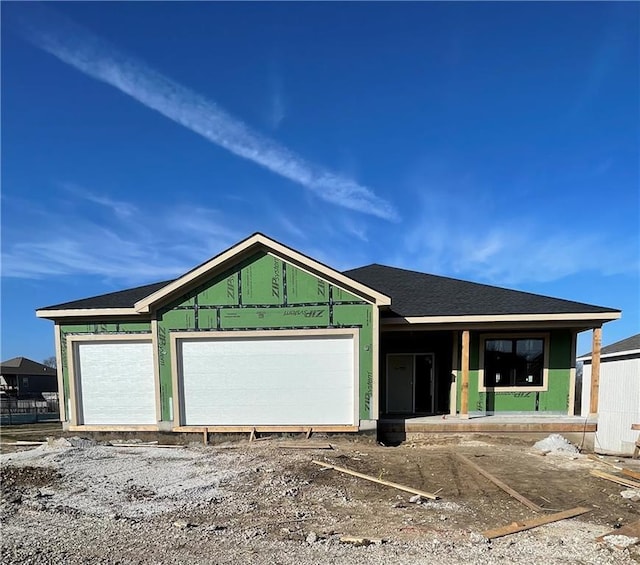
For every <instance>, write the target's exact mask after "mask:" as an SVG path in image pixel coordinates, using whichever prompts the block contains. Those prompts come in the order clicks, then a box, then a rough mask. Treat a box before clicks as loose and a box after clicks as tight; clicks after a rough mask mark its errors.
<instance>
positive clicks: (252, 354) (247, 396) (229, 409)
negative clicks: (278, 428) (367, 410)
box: [177, 334, 356, 426]
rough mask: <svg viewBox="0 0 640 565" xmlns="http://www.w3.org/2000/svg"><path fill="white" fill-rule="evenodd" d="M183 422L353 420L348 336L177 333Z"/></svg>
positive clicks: (315, 422)
mask: <svg viewBox="0 0 640 565" xmlns="http://www.w3.org/2000/svg"><path fill="white" fill-rule="evenodd" d="M178 344H179V346H178V348H177V351H178V356H179V366H180V371H179V375H180V387H181V403H180V411H181V418H180V419H181V423H182V424H183V425H254V426H257V425H353V424H354V423H355V418H356V416H355V405H356V400H355V399H356V384H355V383H356V380H355V359H354V355H355V353H354V336H353V334H343V335H335V334H329V335H311V336H309V335H305V336H278V335H267V336H262V337H247V336H243V337H237V338H236V337H226V336H225V337H218V338H214V339H210V338H207V339H203V338H196V339H189V338H187V339H179V340H178Z"/></svg>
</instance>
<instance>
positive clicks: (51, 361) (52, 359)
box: [42, 355, 56, 369]
mask: <svg viewBox="0 0 640 565" xmlns="http://www.w3.org/2000/svg"><path fill="white" fill-rule="evenodd" d="M42 364H43V365H46V366H47V367H53V368H54V369H55V368H56V358H55V355H52V356H51V357H47V358H46V359H45V360H44V361H43V362H42Z"/></svg>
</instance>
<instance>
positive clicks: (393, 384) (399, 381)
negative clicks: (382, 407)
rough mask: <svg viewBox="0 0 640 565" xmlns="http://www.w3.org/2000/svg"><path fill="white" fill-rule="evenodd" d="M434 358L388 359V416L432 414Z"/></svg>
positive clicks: (404, 356)
mask: <svg viewBox="0 0 640 565" xmlns="http://www.w3.org/2000/svg"><path fill="white" fill-rule="evenodd" d="M434 387H435V382H434V379H433V354H431V353H427V354H419V353H411V354H393V355H387V413H388V414H415V413H426V414H433V413H434V396H435V394H434V393H435V390H434Z"/></svg>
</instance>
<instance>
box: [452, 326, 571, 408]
mask: <svg viewBox="0 0 640 565" xmlns="http://www.w3.org/2000/svg"><path fill="white" fill-rule="evenodd" d="M483 333H485V332H483ZM534 333H539V332H538V331H536V332H534ZM545 333H548V334H549V339H548V342H547V346H548V347H549V367H548V371H549V380H548V387H547V390H546V391H542V392H534V391H528V390H527V389H526V388H525V387H523V388H522V390H521V391H515V392H479V391H478V378H479V372H478V369H479V364H480V363H479V360H480V334H478V333H476V332H472V333H471V344H470V352H469V353H470V355H469V369H470V370H469V412H534V413H535V412H562V413H566V412H567V410H568V408H569V386H570V377H571V365H572V360H571V339H572V334H571V330H553V331H550V332H545ZM517 335H520V334H519V333H513V334H512V333H509V334H508V336H509V337H510V336H517ZM521 335H522V336H523V337H526V335H527V334H526V333H524V332H523V333H522V334H521ZM460 375H461V373H460V371H458V378H457V387H458V395H457V409H458V411H459V410H460V399H461V394H462V393H461V377H460Z"/></svg>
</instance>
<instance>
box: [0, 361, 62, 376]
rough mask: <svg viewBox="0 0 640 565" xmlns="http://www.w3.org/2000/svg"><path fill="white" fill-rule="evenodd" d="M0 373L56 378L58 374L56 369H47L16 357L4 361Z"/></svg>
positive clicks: (36, 363)
mask: <svg viewBox="0 0 640 565" xmlns="http://www.w3.org/2000/svg"><path fill="white" fill-rule="evenodd" d="M0 371H1V372H2V374H3V375H45V376H49V375H51V376H52V377H55V376H57V374H58V372H57V371H56V368H55V367H47V366H46V365H43V364H42V363H38V362H36V361H32V360H31V359H27V358H26V357H14V358H13V359H9V360H8V361H3V362H2V366H1V367H0Z"/></svg>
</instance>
